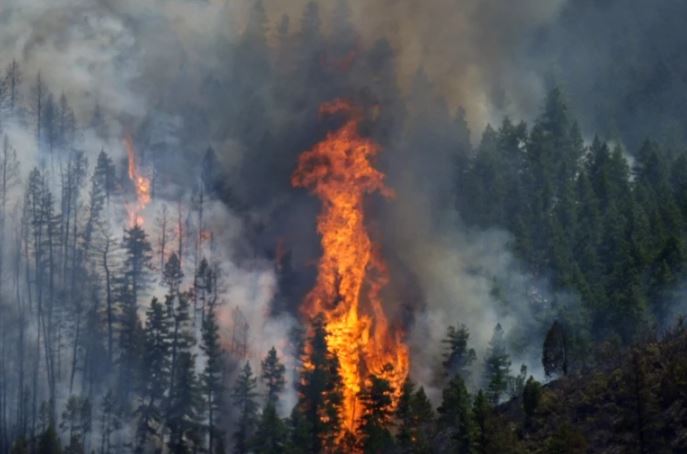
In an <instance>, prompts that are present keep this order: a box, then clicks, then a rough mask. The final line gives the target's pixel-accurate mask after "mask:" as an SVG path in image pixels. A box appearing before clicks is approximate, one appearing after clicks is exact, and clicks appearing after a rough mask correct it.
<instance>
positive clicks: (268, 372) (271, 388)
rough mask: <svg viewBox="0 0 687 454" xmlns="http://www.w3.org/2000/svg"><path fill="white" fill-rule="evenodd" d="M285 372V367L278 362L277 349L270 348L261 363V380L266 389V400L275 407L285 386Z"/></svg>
mask: <svg viewBox="0 0 687 454" xmlns="http://www.w3.org/2000/svg"><path fill="white" fill-rule="evenodd" d="M285 372H286V367H285V366H284V364H282V363H281V361H279V357H278V356H277V349H275V348H274V347H272V348H271V349H270V351H269V352H268V353H267V356H266V357H265V359H264V360H263V361H262V380H263V382H264V383H265V386H266V387H267V400H268V402H271V403H272V404H273V405H275V406H276V405H277V402H278V401H279V394H280V393H281V392H282V391H283V390H284V386H285V385H286V379H285V377H284V374H285Z"/></svg>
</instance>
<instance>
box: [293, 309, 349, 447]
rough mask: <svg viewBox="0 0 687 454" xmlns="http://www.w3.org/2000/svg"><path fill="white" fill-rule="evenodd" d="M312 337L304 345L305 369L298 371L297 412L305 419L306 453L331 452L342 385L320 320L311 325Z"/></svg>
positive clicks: (337, 428) (335, 361)
mask: <svg viewBox="0 0 687 454" xmlns="http://www.w3.org/2000/svg"><path fill="white" fill-rule="evenodd" d="M311 329H312V334H311V335H310V336H309V338H308V340H307V345H306V349H305V351H306V359H305V361H304V363H305V364H307V367H304V368H303V369H302V371H301V377H300V380H299V383H298V392H299V399H298V404H297V407H298V411H299V412H300V414H301V415H302V417H303V418H304V419H305V421H306V422H305V424H301V427H307V428H308V430H309V432H310V435H311V440H310V442H309V443H308V445H307V446H308V449H309V451H310V452H322V451H326V450H331V449H334V447H335V444H336V440H337V437H338V436H339V434H340V432H341V424H342V422H341V421H340V419H339V415H340V414H341V412H340V410H341V404H342V400H343V391H342V389H343V385H342V381H341V376H340V374H339V362H338V360H337V359H336V357H335V356H334V355H332V354H331V353H330V352H329V350H328V348H327V337H326V331H325V326H324V322H323V320H322V317H316V318H315V319H314V320H313V322H312V327H311Z"/></svg>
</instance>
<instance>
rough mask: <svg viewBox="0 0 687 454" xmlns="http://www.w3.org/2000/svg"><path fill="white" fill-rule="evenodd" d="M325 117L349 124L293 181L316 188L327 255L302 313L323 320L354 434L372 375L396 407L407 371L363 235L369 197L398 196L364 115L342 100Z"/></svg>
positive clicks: (304, 158) (310, 156)
mask: <svg viewBox="0 0 687 454" xmlns="http://www.w3.org/2000/svg"><path fill="white" fill-rule="evenodd" d="M320 113H321V114H322V115H331V114H337V113H344V114H347V115H348V119H347V120H346V122H345V123H344V125H343V126H342V127H341V128H340V129H338V130H336V131H333V132H330V133H328V135H327V136H326V138H325V139H324V140H323V141H322V142H320V143H318V144H317V145H315V146H314V148H312V149H311V150H308V151H306V152H304V153H303V154H302V155H301V156H300V158H299V160H298V167H297V169H296V171H295V173H294V174H293V176H292V179H291V183H292V185H293V186H295V187H303V188H308V189H310V190H311V191H312V192H313V193H314V194H315V195H317V196H318V197H319V198H320V199H321V201H322V205H323V206H322V211H321V213H320V215H319V216H318V220H317V228H318V232H319V234H320V236H321V243H322V250H323V254H322V257H321V258H320V260H319V263H318V276H317V281H316V284H315V287H314V288H313V289H312V290H311V291H310V293H309V294H308V296H307V297H306V300H305V303H304V305H303V307H302V313H303V315H304V316H305V317H308V318H313V317H315V316H317V315H318V314H323V316H324V320H325V323H326V328H327V344H328V347H329V349H330V351H331V352H332V353H333V354H335V355H336V356H337V358H338V360H339V363H340V368H341V375H342V379H343V384H344V402H343V414H342V415H341V416H342V422H343V425H344V427H345V428H346V429H348V430H349V431H351V432H354V430H355V428H356V426H357V422H358V419H359V417H360V416H361V414H360V412H361V405H360V403H359V402H358V393H359V392H360V390H361V387H362V386H363V385H364V384H365V381H366V380H367V379H368V378H369V376H370V374H374V375H377V376H380V377H383V378H385V379H387V380H389V382H390V383H391V385H392V386H393V387H394V390H395V396H394V397H395V402H394V404H395V403H396V402H397V401H398V397H399V395H400V391H401V386H402V383H403V381H404V380H405V378H406V375H407V373H408V367H409V358H408V348H407V346H406V345H405V344H404V343H403V333H402V332H401V331H400V330H394V329H392V327H391V326H390V324H389V321H388V320H387V317H386V314H385V313H384V309H383V307H382V302H381V299H380V291H381V289H382V288H383V287H384V286H385V285H386V283H387V282H388V275H387V270H386V266H385V264H384V262H383V260H382V258H381V256H380V254H379V252H378V248H377V246H376V245H375V244H374V243H373V242H372V240H371V239H370V236H369V235H368V232H367V230H366V228H365V216H364V211H363V199H364V196H365V195H366V194H370V193H374V192H379V193H381V194H382V195H384V196H385V197H391V196H392V195H393V192H392V191H391V190H390V189H389V188H387V187H386V186H385V184H384V174H382V173H381V172H379V171H378V170H376V169H375V168H374V167H373V166H372V163H371V162H370V160H371V159H372V158H373V157H374V156H375V155H376V154H377V153H378V152H379V146H378V145H377V144H376V143H375V142H373V141H372V140H370V139H367V138H364V137H361V136H360V134H359V131H358V126H359V122H360V119H361V114H360V112H359V111H357V110H356V109H354V108H353V106H352V105H351V104H350V103H349V102H347V101H344V100H336V101H332V102H329V103H325V104H323V105H322V107H321V108H320Z"/></svg>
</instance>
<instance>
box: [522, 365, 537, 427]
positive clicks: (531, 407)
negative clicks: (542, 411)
mask: <svg viewBox="0 0 687 454" xmlns="http://www.w3.org/2000/svg"><path fill="white" fill-rule="evenodd" d="M540 400H541V384H540V383H539V382H538V381H537V380H535V379H534V377H532V376H530V378H528V379H527V383H526V384H525V389H524V390H523V393H522V407H523V410H524V411H525V425H527V424H528V423H529V421H531V420H532V417H533V416H534V412H535V411H537V407H538V406H539V401H540Z"/></svg>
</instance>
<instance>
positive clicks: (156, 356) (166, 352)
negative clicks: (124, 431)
mask: <svg viewBox="0 0 687 454" xmlns="http://www.w3.org/2000/svg"><path fill="white" fill-rule="evenodd" d="M146 319H147V321H146V327H145V331H144V351H143V361H142V364H141V366H142V368H143V370H142V373H141V375H142V376H141V385H140V392H139V394H140V403H139V405H138V408H137V409H136V413H137V415H138V418H139V423H138V428H137V433H136V438H137V441H136V446H137V450H138V451H139V452H145V451H146V449H145V448H146V446H147V443H148V440H149V439H150V438H152V439H153V440H155V439H156V438H157V439H158V441H161V427H162V425H163V423H164V419H163V417H164V407H163V405H164V403H165V397H166V390H167V389H169V380H170V326H169V325H170V322H169V319H168V318H167V317H166V314H165V308H164V307H163V306H162V304H161V303H160V302H159V301H158V300H157V298H153V301H152V302H151V304H150V307H149V308H148V311H147V312H146Z"/></svg>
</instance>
